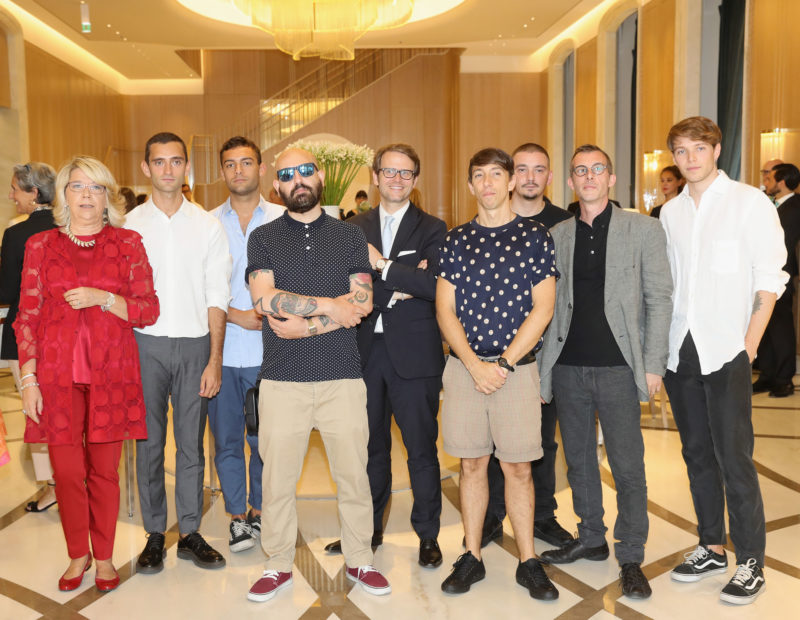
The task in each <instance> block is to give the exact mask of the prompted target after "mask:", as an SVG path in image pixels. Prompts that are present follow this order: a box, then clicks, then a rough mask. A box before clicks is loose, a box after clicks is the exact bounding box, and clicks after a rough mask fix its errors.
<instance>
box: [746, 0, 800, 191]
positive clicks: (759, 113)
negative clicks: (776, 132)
mask: <svg viewBox="0 0 800 620" xmlns="http://www.w3.org/2000/svg"><path fill="white" fill-rule="evenodd" d="M796 13H797V2H796V0H758V2H753V3H752V10H751V13H750V17H751V22H750V23H751V32H750V37H749V41H750V47H749V49H747V48H746V49H745V71H746V72H747V74H746V75H745V84H746V85H749V88H746V90H745V97H746V99H747V102H746V105H745V107H744V110H745V114H746V116H745V118H744V119H743V123H742V126H743V127H744V130H745V131H746V132H747V135H746V136H745V139H744V145H745V146H744V150H743V153H742V163H743V164H744V168H745V170H746V171H747V178H746V179H743V180H744V181H745V182H747V183H751V184H753V185H756V186H757V185H759V183H760V175H759V170H760V169H761V163H763V162H761V161H759V160H760V158H761V149H760V144H761V138H760V133H761V131H763V130H765V129H774V128H776V127H783V128H790V129H800V103H798V102H800V80H798V79H797V67H798V66H800V37H798V36H797V35H796V34H795V33H794V26H793V24H791V21H792V17H793V16H794V15H795V14H796ZM787 20H788V22H789V23H788V27H781V26H780V25H781V24H787ZM785 156H786V158H787V159H789V160H793V161H792V162H791V163H793V164H795V165H797V166H800V153H789V154H786V155H785Z"/></svg>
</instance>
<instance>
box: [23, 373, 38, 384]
mask: <svg viewBox="0 0 800 620" xmlns="http://www.w3.org/2000/svg"><path fill="white" fill-rule="evenodd" d="M35 376H36V373H35V372H29V373H28V374H27V375H22V376H21V377H20V378H19V382H20V383H22V382H23V381H25V379H27V378H28V377H35Z"/></svg>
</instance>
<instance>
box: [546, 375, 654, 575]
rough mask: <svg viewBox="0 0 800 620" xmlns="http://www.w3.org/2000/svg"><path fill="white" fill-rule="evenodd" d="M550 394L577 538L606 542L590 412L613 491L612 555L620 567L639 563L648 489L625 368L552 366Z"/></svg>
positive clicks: (637, 419)
mask: <svg viewBox="0 0 800 620" xmlns="http://www.w3.org/2000/svg"><path fill="white" fill-rule="evenodd" d="M553 395H554V396H555V399H556V401H557V402H558V422H559V424H560V425H561V439H562V442H563V443H564V456H565V457H566V459H567V479H568V480H569V485H570V487H572V504H573V508H574V510H575V514H576V515H578V517H579V518H580V520H581V521H580V523H579V524H578V536H579V537H580V539H581V540H582V541H583V542H584V543H585V544H586V545H587V546H589V547H598V546H600V545H602V544H603V543H604V542H605V532H606V527H605V525H604V524H603V514H604V510H603V489H602V485H601V483H600V470H599V467H598V464H597V433H596V431H595V424H594V412H595V410H596V411H597V413H598V415H599V417H600V425H601V426H602V428H603V437H604V440H605V445H606V454H607V455H608V463H609V465H610V466H611V474H612V475H613V476H614V483H615V485H616V487H617V522H616V524H615V525H614V538H615V539H616V541H617V542H616V543H615V545H614V553H615V555H616V557H617V560H618V561H619V563H620V564H626V563H628V562H638V563H641V562H642V561H643V560H644V543H645V542H646V541H647V532H648V529H649V519H648V516H647V484H646V482H645V475H644V441H643V439H642V430H641V427H640V418H641V409H640V408H639V397H638V394H637V390H636V383H635V382H634V380H633V371H632V370H631V369H630V368H629V367H628V366H608V367H588V366H565V365H561V364H556V365H555V366H554V367H553Z"/></svg>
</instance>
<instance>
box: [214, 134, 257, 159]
mask: <svg viewBox="0 0 800 620" xmlns="http://www.w3.org/2000/svg"><path fill="white" fill-rule="evenodd" d="M241 146H244V147H246V148H248V149H251V150H252V151H253V152H254V153H255V154H256V161H257V162H258V165H259V166H260V165H261V149H260V148H258V145H257V144H256V143H255V142H253V141H252V140H250V139H249V138H245V137H244V136H233V138H228V139H227V140H226V141H225V144H223V145H222V148H221V149H220V150H219V165H220V166H221V165H222V164H223V161H222V154H223V153H224V152H225V151H230V150H231V149H236V148H239V147H241Z"/></svg>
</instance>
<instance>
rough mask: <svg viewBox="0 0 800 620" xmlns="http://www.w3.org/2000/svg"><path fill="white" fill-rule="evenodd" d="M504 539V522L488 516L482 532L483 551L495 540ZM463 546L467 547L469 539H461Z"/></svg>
mask: <svg viewBox="0 0 800 620" xmlns="http://www.w3.org/2000/svg"><path fill="white" fill-rule="evenodd" d="M502 537H503V522H502V521H501V520H500V519H498V518H497V517H495V516H494V515H486V519H484V521H483V530H482V531H481V549H483V548H484V547H485V546H486V545H488V544H489V543H490V542H492V541H493V540H497V539H498V538H502ZM461 546H462V547H466V546H467V537H466V536H465V537H464V538H462V539H461Z"/></svg>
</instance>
